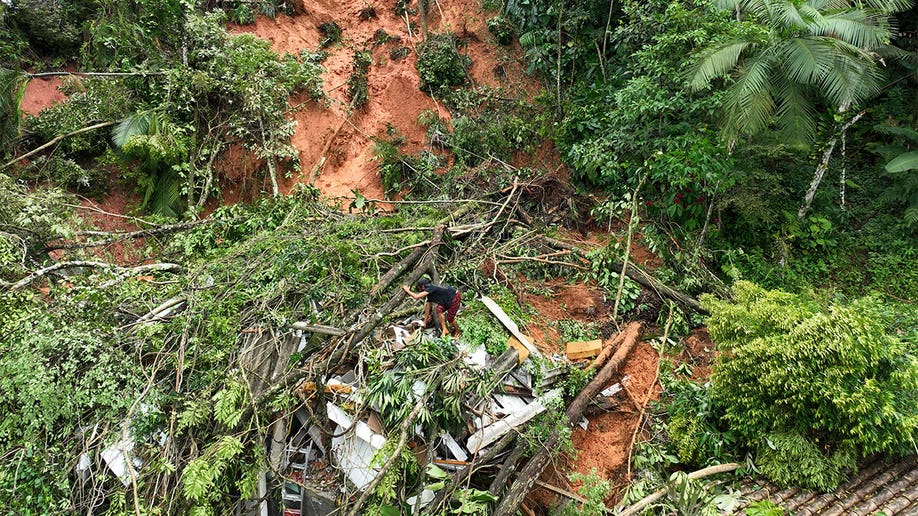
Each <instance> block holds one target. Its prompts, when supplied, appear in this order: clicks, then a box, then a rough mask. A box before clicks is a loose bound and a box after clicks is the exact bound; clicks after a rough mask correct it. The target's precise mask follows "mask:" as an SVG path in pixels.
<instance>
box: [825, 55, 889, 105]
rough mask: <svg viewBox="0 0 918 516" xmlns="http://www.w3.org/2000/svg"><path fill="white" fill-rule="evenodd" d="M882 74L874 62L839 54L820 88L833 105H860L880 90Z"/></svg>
mask: <svg viewBox="0 0 918 516" xmlns="http://www.w3.org/2000/svg"><path fill="white" fill-rule="evenodd" d="M881 79H882V72H881V71H880V69H879V67H877V65H876V63H874V62H873V61H869V60H868V61H865V60H863V59H858V58H857V57H856V56H852V55H851V54H849V53H838V54H836V56H835V59H834V64H833V66H832V67H831V68H830V69H829V72H828V73H827V74H825V75H824V76H823V77H822V80H821V81H820V87H821V89H822V91H823V94H824V95H825V97H826V98H827V99H829V101H831V102H832V104H833V105H835V106H839V107H843V106H850V105H858V104H860V103H862V102H864V101H865V100H867V99H868V98H870V97H871V96H873V95H874V94H876V93H877V92H878V91H879V89H880V83H881Z"/></svg>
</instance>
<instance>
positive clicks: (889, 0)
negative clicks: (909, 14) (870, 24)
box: [858, 0, 914, 14]
mask: <svg viewBox="0 0 918 516" xmlns="http://www.w3.org/2000/svg"><path fill="white" fill-rule="evenodd" d="M858 3H859V4H863V5H864V6H866V7H869V8H870V9H873V10H876V11H879V12H881V13H886V14H891V13H897V12H899V11H905V10H906V9H910V8H911V7H912V6H913V5H914V0H860V2H858Z"/></svg>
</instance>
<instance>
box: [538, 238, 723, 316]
mask: <svg viewBox="0 0 918 516" xmlns="http://www.w3.org/2000/svg"><path fill="white" fill-rule="evenodd" d="M539 238H540V239H541V240H542V241H543V242H545V243H546V244H547V245H549V246H551V247H554V248H556V249H567V250H570V251H574V252H576V253H577V254H580V255H583V250H582V249H580V248H579V247H577V246H575V245H571V244H568V243H567V242H562V241H560V240H556V239H554V238H551V237H547V236H541V237H539ZM610 266H611V267H612V270H614V271H615V272H617V273H618V274H622V270H623V269H624V274H625V276H628V277H629V278H631V279H633V280H634V281H636V282H637V283H638V284H639V285H642V286H644V287H647V288H649V289H650V290H653V291H654V292H656V293H657V294H658V295H659V296H661V297H665V298H667V299H671V300H673V301H675V302H677V303H679V304H680V305H682V306H684V307H686V308H690V309H692V310H694V311H695V312H698V313H701V314H706V313H708V312H707V310H705V309H704V308H703V307H702V306H701V303H699V302H698V300H697V299H695V298H693V297H689V296H687V295H685V294H682V293H679V292H677V291H675V290H673V289H671V288H669V287H667V286H666V285H664V284H663V283H661V282H660V281H658V280H656V279H655V278H654V277H653V276H651V275H649V274H647V273H646V272H644V271H642V270H641V269H639V268H637V267H635V265H634V264H631V263H629V264H628V266H627V269H626V268H625V264H624V263H622V262H612V263H611V264H610Z"/></svg>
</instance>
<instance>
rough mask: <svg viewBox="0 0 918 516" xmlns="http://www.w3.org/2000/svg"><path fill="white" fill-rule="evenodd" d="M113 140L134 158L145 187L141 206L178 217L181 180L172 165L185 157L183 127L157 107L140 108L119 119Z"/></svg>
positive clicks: (182, 204) (152, 211) (182, 205)
mask: <svg viewBox="0 0 918 516" xmlns="http://www.w3.org/2000/svg"><path fill="white" fill-rule="evenodd" d="M112 143H114V144H115V146H116V147H117V148H118V149H120V150H121V153H122V154H123V155H124V157H126V158H127V159H129V160H136V162H137V166H138V168H139V171H140V172H141V174H139V177H138V178H137V179H138V182H139V184H140V186H141V187H142V188H143V190H144V196H143V203H142V207H143V208H144V209H146V210H147V211H149V212H151V213H156V214H158V215H162V216H164V217H174V218H178V217H179V216H180V215H181V214H182V212H183V211H184V209H185V203H184V199H183V198H182V195H181V194H182V186H183V185H184V181H183V178H182V176H181V175H180V174H179V172H178V170H177V169H176V167H175V165H177V164H180V163H183V162H185V161H186V160H187V155H186V154H187V149H186V145H185V141H184V139H183V130H182V128H180V127H178V126H176V125H175V124H173V123H172V122H171V121H170V120H169V119H168V118H167V117H166V116H165V115H164V114H163V113H161V112H159V111H141V112H139V113H135V114H134V115H132V116H129V117H127V118H125V119H124V120H122V121H121V122H120V123H119V124H118V125H117V126H116V127H115V129H114V130H113V131H112Z"/></svg>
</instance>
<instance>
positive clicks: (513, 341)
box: [507, 337, 529, 364]
mask: <svg viewBox="0 0 918 516" xmlns="http://www.w3.org/2000/svg"><path fill="white" fill-rule="evenodd" d="M507 347H508V348H513V349H515V350H517V351H518V352H519V357H520V358H519V360H520V361H519V363H520V364H522V363H523V362H525V361H526V359H527V358H529V348H527V347H526V346H524V345H523V343H522V342H520V341H519V340H517V338H516V337H510V338H509V339H507Z"/></svg>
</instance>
